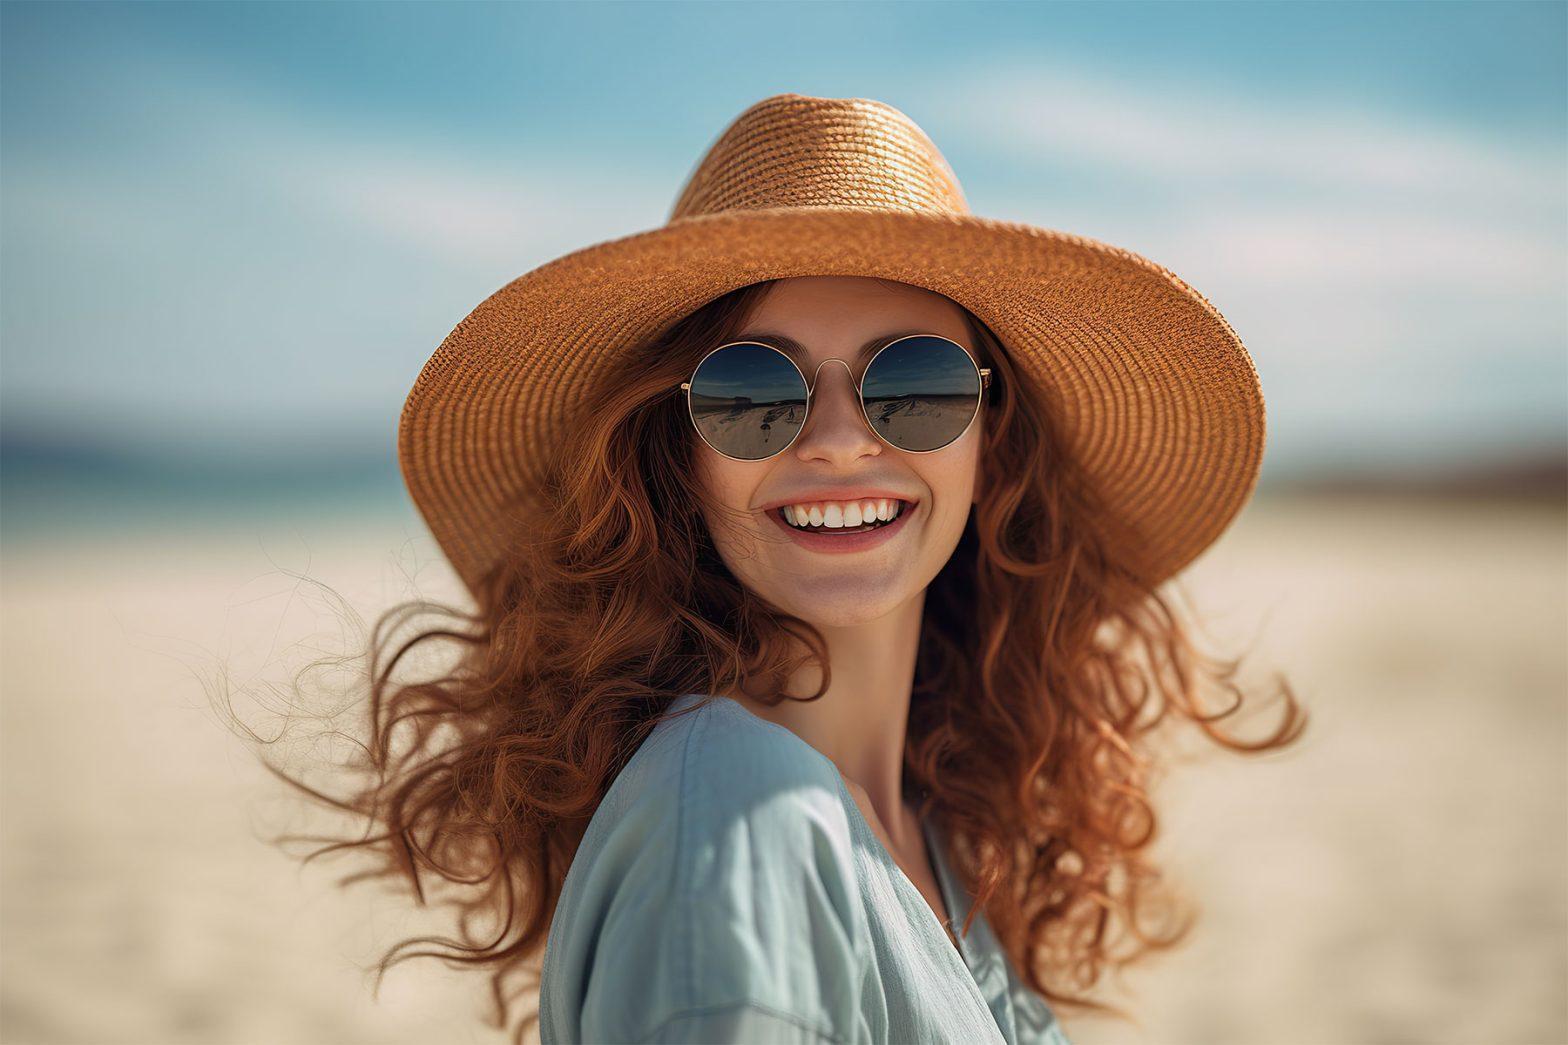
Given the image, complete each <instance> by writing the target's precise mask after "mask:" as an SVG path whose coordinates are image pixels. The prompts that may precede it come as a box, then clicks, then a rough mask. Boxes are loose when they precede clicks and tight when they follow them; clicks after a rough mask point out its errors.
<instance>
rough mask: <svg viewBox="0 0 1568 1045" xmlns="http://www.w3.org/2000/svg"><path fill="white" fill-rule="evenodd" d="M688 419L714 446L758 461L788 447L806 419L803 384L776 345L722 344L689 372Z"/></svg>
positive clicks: (726, 452) (804, 386)
mask: <svg viewBox="0 0 1568 1045" xmlns="http://www.w3.org/2000/svg"><path fill="white" fill-rule="evenodd" d="M691 419H692V422H693V423H694V424H695V425H696V426H697V431H698V432H699V433H701V435H702V437H703V439H705V440H707V442H708V445H709V446H711V447H713V448H714V449H715V450H717V451H719V452H720V453H722V454H727V455H728V456H730V457H737V458H740V459H741V460H745V461H760V460H762V459H763V458H765V457H771V456H772V455H774V454H776V453H778V452H779V451H780V450H782V449H784V447H786V446H788V445H789V444H790V442H791V441H792V440H793V439H794V438H795V433H797V432H799V431H800V426H801V425H803V424H805V423H806V383H805V381H804V380H802V378H801V376H800V371H799V370H797V369H796V368H795V364H794V363H792V362H791V361H790V359H789V357H788V356H786V355H784V353H782V352H780V351H779V350H778V349H776V348H772V347H770V346H768V345H758V344H736V345H726V346H725V347H724V348H721V349H719V350H718V351H716V352H713V353H711V354H710V355H709V356H708V357H707V358H706V359H704V360H703V361H702V363H701V365H699V366H698V367H697V372H696V373H695V374H694V375H692V379H691Z"/></svg>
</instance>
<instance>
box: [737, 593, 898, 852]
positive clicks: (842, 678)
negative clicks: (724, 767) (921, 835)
mask: <svg viewBox="0 0 1568 1045" xmlns="http://www.w3.org/2000/svg"><path fill="white" fill-rule="evenodd" d="M924 605H925V591H924V590H922V591H921V592H920V593H919V594H918V595H916V596H915V597H914V598H912V599H910V600H909V601H908V602H906V603H904V604H903V605H902V606H900V607H899V608H898V609H896V610H894V611H893V612H892V613H889V614H887V615H885V616H883V617H879V618H877V619H876V620H871V621H864V622H861V623H857V624H854V625H848V626H843V627H835V626H823V625H818V626H817V627H818V630H819V631H821V632H822V636H823V638H824V639H825V640H826V641H827V651H828V658H829V663H830V664H831V665H832V667H833V671H832V679H831V682H830V684H829V685H828V688H827V690H826V692H825V693H824V694H823V695H822V697H821V698H820V699H818V700H814V701H811V702H809V703H802V702H801V701H800V700H799V698H800V697H803V696H808V695H810V694H811V693H812V692H813V691H815V689H816V688H817V686H819V685H820V684H821V677H822V676H821V672H820V671H818V670H816V668H815V667H814V666H807V667H805V668H803V669H801V671H799V672H797V673H796V675H795V676H793V677H791V679H790V681H789V683H788V685H787V686H786V695H787V696H788V697H790V698H793V699H786V700H784V701H783V702H782V703H780V704H779V705H778V706H777V707H770V706H769V705H767V704H764V703H762V702H760V701H758V700H756V699H754V698H752V697H750V696H749V695H745V694H726V695H727V696H731V697H733V698H734V699H735V700H737V701H739V702H740V703H741V704H743V705H744V706H745V707H746V709H747V710H749V711H751V712H752V713H753V714H755V715H757V716H758V717H759V718H764V719H767V720H768V721H770V722H774V723H777V724H778V725H781V726H783V727H784V728H786V729H788V730H790V731H791V732H793V733H794V734H795V735H797V736H799V737H800V738H801V739H802V740H804V741H805V742H806V743H808V744H810V745H811V746H812V747H814V748H816V749H817V750H818V751H820V752H822V754H824V755H826V756H827V757H828V758H829V759H830V760H831V761H832V762H833V763H834V765H836V766H837V767H838V770H839V773H840V774H841V775H842V776H843V777H844V780H845V782H846V784H848V785H849V786H850V788H851V790H852V791H853V790H855V789H857V788H858V789H859V790H860V792H861V794H862V795H863V796H864V797H865V799H866V800H868V801H869V802H870V804H871V806H872V808H873V809H874V810H875V811H876V813H877V816H878V817H879V818H880V819H881V821H882V824H883V825H884V827H885V829H886V830H887V831H888V832H889V833H890V834H892V835H894V840H895V842H897V843H898V844H900V845H902V844H904V843H905V842H908V841H910V839H909V838H907V837H906V833H907V829H909V828H911V827H912V823H911V822H910V821H908V820H906V815H905V806H904V801H903V780H904V740H905V736H906V734H907V732H908V725H909V697H910V691H911V690H912V688H913V687H914V680H915V654H916V651H917V649H918V648H919V642H920V620H921V613H922V611H923V608H924Z"/></svg>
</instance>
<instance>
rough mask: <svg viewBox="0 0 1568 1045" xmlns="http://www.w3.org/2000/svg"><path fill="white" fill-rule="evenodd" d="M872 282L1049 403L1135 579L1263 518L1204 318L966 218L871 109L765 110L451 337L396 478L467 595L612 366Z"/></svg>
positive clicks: (900, 131) (892, 115) (1003, 227)
mask: <svg viewBox="0 0 1568 1045" xmlns="http://www.w3.org/2000/svg"><path fill="white" fill-rule="evenodd" d="M802 275H860V276H878V277H881V278H884V279H891V280H897V281H900V282H904V283H909V284H913V285H915V286H919V287H924V288H926V289H928V290H932V291H935V292H937V293H939V294H943V295H946V296H947V297H949V298H951V299H953V300H954V301H956V302H958V303H959V304H961V305H963V306H964V307H965V308H968V309H969V310H970V311H971V312H973V313H974V314H975V315H977V316H978V317H979V318H980V319H982V320H984V321H985V322H986V323H987V324H988V325H989V326H990V327H991V329H992V330H993V331H994V332H995V333H996V334H997V336H998V337H999V338H1000V339H1001V341H1002V343H1003V345H1004V346H1005V348H1006V349H1007V351H1008V353H1009V358H1010V359H1011V360H1012V361H1013V363H1014V365H1015V366H1016V367H1017V368H1019V369H1022V370H1024V371H1027V372H1029V373H1031V374H1032V375H1033V376H1034V377H1035V379H1036V380H1037V381H1038V382H1039V383H1041V384H1043V385H1045V386H1047V387H1048V388H1049V389H1050V390H1051V394H1052V395H1053V397H1054V399H1055V401H1056V408H1057V409H1058V410H1060V411H1061V416H1060V417H1059V418H1058V422H1059V425H1060V427H1061V429H1062V431H1063V433H1064V435H1065V436H1066V438H1067V440H1068V446H1069V452H1071V453H1073V454H1074V455H1076V456H1077V458H1078V460H1079V461H1080V463H1081V465H1082V467H1083V468H1084V469H1085V470H1086V471H1087V473H1088V474H1089V476H1090V477H1091V478H1092V479H1093V480H1094V481H1095V482H1096V484H1097V486H1098V489H1099V492H1100V497H1101V500H1102V501H1103V502H1104V504H1105V505H1106V508H1107V511H1109V512H1110V513H1112V514H1113V515H1114V516H1115V521H1116V522H1117V523H1118V524H1120V530H1121V531H1124V532H1127V533H1130V534H1133V535H1135V538H1134V539H1133V541H1132V544H1133V545H1135V546H1134V547H1129V548H1127V549H1125V553H1126V554H1125V560H1126V561H1127V563H1128V564H1129V565H1130V566H1131V568H1132V569H1134V570H1135V571H1136V572H1137V573H1139V574H1140V575H1142V576H1143V577H1145V578H1146V579H1147V580H1149V581H1150V582H1153V583H1158V582H1160V581H1163V580H1165V579H1167V578H1169V577H1171V576H1172V575H1174V574H1175V573H1177V572H1179V571H1180V570H1181V569H1182V568H1183V567H1184V566H1186V565H1187V564H1188V563H1190V562H1191V561H1192V559H1193V558H1195V557H1196V556H1197V555H1198V554H1199V553H1200V552H1201V551H1203V549H1204V548H1206V547H1207V546H1208V545H1209V544H1211V543H1212V542H1213V541H1214V540H1215V539H1216V538H1217V537H1218V536H1219V535H1220V534H1221V532H1223V531H1224V529H1225V528H1226V527H1227V526H1228V525H1229V523H1230V522H1231V520H1232V519H1233V518H1234V517H1235V515H1236V514H1237V513H1238V512H1239V511H1240V510H1241V508H1242V506H1243V505H1244V504H1245V503H1246V502H1247V500H1248V499H1249V498H1250V496H1251V494H1252V491H1253V488H1254V486H1255V485H1256V482H1257V476H1258V471H1259V467H1260V465H1261V460H1262V455H1263V447H1264V439H1265V435H1264V407H1263V396H1262V391H1261V388H1260V387H1259V383H1258V376H1257V371H1256V369H1255V367H1254V366H1253V362H1252V359H1251V357H1250V356H1249V355H1248V353H1247V350H1246V349H1245V348H1244V347H1243V345H1242V343H1241V340H1240V339H1239V338H1238V337H1237V336H1236V334H1235V332H1234V331H1233V330H1232V329H1231V327H1230V325H1229V324H1228V323H1227V322H1226V321H1225V319H1224V317H1222V316H1221V315H1220V313H1219V312H1218V310H1216V309H1215V308H1214V306H1213V305H1211V304H1210V303H1209V302H1208V300H1207V299H1206V298H1204V297H1203V296H1202V295H1201V294H1199V293H1198V292H1197V291H1196V290H1194V289H1193V288H1192V287H1190V286H1188V285H1187V284H1186V283H1185V282H1183V281H1182V280H1181V279H1180V278H1178V277H1177V276H1176V275H1175V274H1173V273H1172V272H1170V271H1169V270H1167V269H1165V268H1164V267H1162V266H1160V265H1157V264H1155V263H1154V262H1152V261H1149V260H1147V259H1146V258H1143V257H1141V256H1139V255H1137V254H1134V253H1133V252H1131V251H1128V250H1123V249H1121V248H1118V247H1113V246H1110V245H1107V244H1104V243H1100V242H1097V241H1095V240H1091V239H1088V238H1086V237H1082V236H1075V235H1071V234H1069V233H1065V232H1059V231H1055V230H1051V229H1044V228H1039V227H1036V226H1032V225H1026V224H1022V223H1017V222H1007V221H1001V220H996V219H990V218H982V217H977V216H975V215H973V214H971V213H970V211H969V207H968V204H967V202H966V201H965V198H964V195H963V191H962V189H961V188H960V186H959V183H958V180H957V178H956V177H955V176H954V174H953V172H952V169H951V168H950V167H949V166H948V164H947V162H946V160H944V159H943V157H942V155H941V153H940V152H939V151H938V150H937V148H936V146H935V145H934V144H933V143H932V142H931V140H930V139H929V138H928V137H927V136H926V135H925V134H924V132H922V131H921V130H920V128H919V127H918V126H916V125H915V123H914V122H913V121H911V120H910V119H909V118H908V117H907V116H905V115H904V114H903V113H901V112H899V111H898V110H897V109H894V108H892V107H891V106H888V105H885V104H883V103H881V102H876V101H872V100H869V99H862V98H851V99H834V98H815V97H810V96H806V95H799V94H784V95H776V96H774V97H771V98H766V99H764V100H762V101H760V102H758V103H757V104H755V105H753V106H751V107H750V108H748V109H747V110H746V111H745V112H743V113H741V114H740V116H738V117H737V118H736V119H735V120H734V121H733V122H732V123H731V124H730V125H729V127H727V128H726V129H725V130H724V132H723V133H722V134H721V135H720V136H719V137H718V139H717V140H716V141H714V143H713V144H712V145H711V147H710V148H709V150H708V152H707V154H706V155H705V156H704V157H703V159H702V162H701V163H700V164H698V166H697V167H696V169H695V170H694V171H693V172H692V174H691V176H690V178H689V179H688V181H687V184H686V185H685V187H684V189H683V191H682V192H681V194H680V196H679V197H678V199H677V202H676V204H675V207H674V209H673V210H672V212H671V214H670V217H669V220H668V221H667V222H666V224H665V225H663V226H661V227H659V228H656V229H652V230H649V231H646V232H641V233H637V234H634V235H630V236H626V237H622V238H619V239H614V240H610V241H607V242H604V243H599V244H595V245H593V246H590V247H587V248H585V249H582V250H578V251H574V252H573V253H570V254H567V255H566V256H564V257H561V258H557V259H556V260H554V261H551V262H549V263H547V264H545V265H542V266H540V267H539V268H536V269H534V270H533V271H531V272H528V273H526V274H525V275H522V276H520V277H518V278H517V279H515V280H513V281H512V282H510V283H508V284H507V285H506V286H504V287H502V288H501V289H500V290H498V291H496V292H495V293H494V294H492V295H491V296H490V297H488V298H486V299H485V300H484V301H483V302H481V303H480V304H479V305H478V307H476V308H475V309H474V310H473V311H472V312H471V313H470V314H469V315H468V316H467V317H466V318H465V319H463V321H462V322H461V323H459V324H458V325H457V327H456V329H454V330H453V331H452V332H451V333H450V334H449V335H448V336H447V337H446V339H445V340H444V341H442V343H441V345H440V346H439V347H438V348H437V349H436V351H435V353H434V354H433V355H432V356H431V357H430V359H429V361H428V362H427V363H426V364H425V367H424V369H423V371H422V372H421V373H420V375H419V377H418V379H417V381H416V382H415V384H414V387H413V390H412V391H411V392H410V393H409V395H408V398H407V401H406V402H405V403H404V406H403V410H402V414H401V417H400V420H399V429H398V458H399V464H400V467H401V469H402V472H403V477H404V481H405V482H406V483H407V485H408V489H409V493H410V495H411V497H412V498H413V501H414V503H415V505H416V507H417V508H418V509H419V511H420V513H421V514H422V515H423V517H424V519H425V521H426V523H427V524H428V525H429V527H430V530H431V532H432V534H433V536H434V537H435V538H436V541H437V543H438V544H439V545H440V547H441V549H442V551H443V552H444V553H445V554H446V555H447V557H448V558H449V559H450V560H451V562H452V565H453V567H454V568H455V569H456V570H457V572H458V575H459V576H460V577H461V578H462V579H463V581H464V582H465V584H467V586H468V587H469V589H470V591H473V592H475V593H476V594H477V591H478V582H479V579H480V578H481V577H482V576H483V575H484V573H485V571H486V570H487V569H488V568H489V567H490V566H491V565H492V564H493V563H494V562H495V561H496V559H497V557H498V556H500V555H502V554H504V551H503V549H502V545H501V542H502V539H503V536H504V534H505V532H506V526H505V525H504V520H505V519H507V518H514V517H515V512H516V511H517V510H518V509H519V508H522V509H523V510H526V506H528V505H530V504H533V503H536V500H535V498H536V496H537V493H536V491H537V487H538V483H539V480H540V478H541V477H542V475H543V474H544V469H545V467H546V464H547V462H548V461H549V460H550V459H551V457H552V456H553V455H555V454H558V453H561V452H570V447H571V442H572V431H573V418H574V416H575V411H576V409H577V408H578V407H579V405H580V404H582V403H583V402H585V401H586V399H587V398H588V396H589V395H590V394H591V392H592V390H593V389H594V388H595V387H597V386H598V384H599V383H600V382H603V381H605V380H607V379H609V378H610V377H611V376H612V375H613V374H614V373H615V371H616V366H617V363H618V362H619V361H621V360H624V359H625V358H626V357H627V354H628V353H631V352H635V351H637V350H638V348H639V346H641V345H643V344H646V343H647V341H648V340H649V339H650V338H652V337H653V336H654V335H656V334H658V333H660V332H662V331H663V330H664V329H666V328H667V327H668V326H669V325H670V324H672V323H673V322H675V321H676V320H677V319H679V318H680V317H682V316H684V315H686V314H687V313H689V312H691V311H692V310H694V309H696V308H698V307H699V306H701V305H703V304H705V303H706V302H708V301H710V300H712V299H713V298H715V297H718V296H720V295H722V294H724V293H727V292H728V291H731V290H734V289H735V288H737V287H741V286H745V285H746V284H749V283H755V282H757V281H759V280H765V279H774V278H782V277H789V276H802Z"/></svg>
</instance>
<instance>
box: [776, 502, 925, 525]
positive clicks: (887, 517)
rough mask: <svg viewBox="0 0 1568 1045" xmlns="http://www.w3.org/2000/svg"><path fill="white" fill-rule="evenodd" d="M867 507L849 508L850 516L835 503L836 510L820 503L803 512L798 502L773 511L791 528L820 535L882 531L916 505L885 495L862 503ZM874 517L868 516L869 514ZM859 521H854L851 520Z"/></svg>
mask: <svg viewBox="0 0 1568 1045" xmlns="http://www.w3.org/2000/svg"><path fill="white" fill-rule="evenodd" d="M863 504H864V505H865V507H869V508H871V509H872V510H871V511H870V512H867V511H866V510H865V508H863V507H861V506H859V505H857V506H856V508H857V509H858V510H853V511H850V512H849V513H848V514H847V516H846V513H845V512H844V510H843V509H842V508H839V507H837V506H834V508H833V509H831V510H828V511H823V510H822V508H821V507H820V506H817V505H812V506H811V509H810V511H809V512H807V511H803V510H802V506H799V505H783V506H782V507H779V508H775V509H774V510H773V514H774V515H776V516H778V518H779V521H780V522H782V523H783V524H784V525H785V526H787V527H789V528H790V529H792V530H798V531H800V532H802V533H820V534H851V533H868V532H870V531H872V530H880V529H882V528H883V527H884V526H891V525H893V524H894V523H896V522H897V521H898V520H899V519H900V518H902V517H903V515H904V513H905V512H907V511H908V510H909V509H910V508H912V507H913V506H914V502H913V501H903V500H898V499H896V498H885V499H878V500H873V501H866V502H863ZM868 514H869V515H870V516H871V518H869V519H868V518H867V515H868ZM852 519H854V520H857V521H855V522H853V523H852V522H851V521H850V520H852Z"/></svg>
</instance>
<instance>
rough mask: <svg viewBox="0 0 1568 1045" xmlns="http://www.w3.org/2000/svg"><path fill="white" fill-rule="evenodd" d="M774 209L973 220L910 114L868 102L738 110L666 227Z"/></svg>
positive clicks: (806, 99) (788, 99) (788, 102)
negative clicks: (903, 213)
mask: <svg viewBox="0 0 1568 1045" xmlns="http://www.w3.org/2000/svg"><path fill="white" fill-rule="evenodd" d="M770 207H835V208H851V209H856V210H872V211H919V212H925V213H935V214H968V213H969V204H968V203H967V201H966V200H965V199H964V192H963V189H962V188H961V187H960V186H959V184H958V178H957V177H956V176H955V175H954V174H953V169H952V167H950V166H949V165H948V162H947V160H946V159H945V158H944V157H943V156H942V153H941V151H940V150H939V149H938V148H937V147H936V145H935V143H933V142H932V141H931V139H930V138H929V137H927V136H926V134H925V132H924V131H922V130H921V129H920V128H919V126H917V125H916V124H915V122H914V121H913V120H911V119H910V118H909V117H908V116H905V115H904V114H903V113H902V112H900V111H899V110H897V109H895V108H893V107H892V106H891V105H888V104H886V103H884V102H879V101H874V100H872V99H870V98H815V97H811V96H809V95H803V94H777V95H773V96H772V97H770V98H764V99H763V100H762V101H760V102H757V103H756V104H755V105H753V106H751V107H750V108H748V109H747V110H746V111H745V112H743V113H741V114H740V115H739V116H737V117H736V118H735V120H734V121H733V122H732V123H731V124H730V125H729V126H728V127H727V128H725V129H724V131H723V132H722V133H721V134H720V135H719V137H718V138H717V139H716V140H715V141H714V143H713V145H712V146H711V147H709V149H708V151H707V153H706V154H705V155H704V156H703V158H702V161H701V162H700V163H698V164H697V167H696V169H695V170H693V172H692V174H691V177H690V178H688V179H687V182H686V185H685V188H684V189H683V190H682V191H681V194H680V198H679V199H678V200H676V203H675V207H674V209H673V210H672V211H671V213H670V219H669V220H670V221H671V222H675V221H679V220H681V219H683V218H694V217H699V216H702V215H705V214H718V213H723V212H726V211H739V210H756V209H763V208H770Z"/></svg>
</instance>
